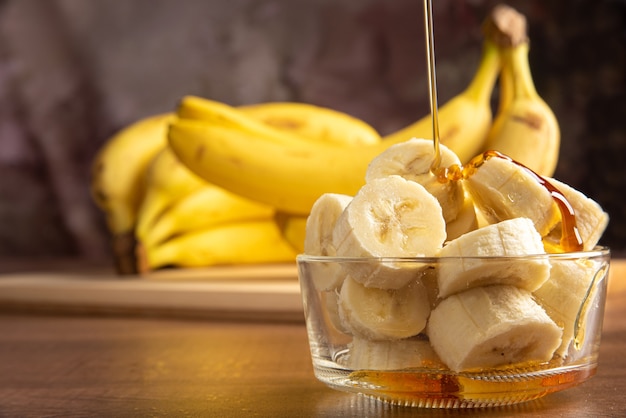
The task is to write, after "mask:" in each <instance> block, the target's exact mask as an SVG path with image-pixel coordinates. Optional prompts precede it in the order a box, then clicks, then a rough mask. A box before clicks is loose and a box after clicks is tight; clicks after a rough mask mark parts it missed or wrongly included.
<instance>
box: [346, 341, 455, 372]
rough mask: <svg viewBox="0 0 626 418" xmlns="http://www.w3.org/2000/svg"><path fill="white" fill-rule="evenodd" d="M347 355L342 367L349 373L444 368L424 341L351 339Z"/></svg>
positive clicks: (428, 344)
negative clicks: (356, 371) (349, 370)
mask: <svg viewBox="0 0 626 418" xmlns="http://www.w3.org/2000/svg"><path fill="white" fill-rule="evenodd" d="M348 348H349V349H350V354H349V356H347V360H346V363H345V366H346V367H348V368H349V369H351V370H402V369H408V368H419V367H426V368H429V369H438V368H445V365H444V364H443V362H442V361H441V360H440V359H439V356H437V353H435V351H434V350H433V348H432V347H431V346H430V343H429V342H428V340H427V339H425V338H419V337H417V338H410V339H404V340H395V341H370V340H367V339H365V338H360V337H354V338H353V339H352V342H351V343H349V344H348Z"/></svg>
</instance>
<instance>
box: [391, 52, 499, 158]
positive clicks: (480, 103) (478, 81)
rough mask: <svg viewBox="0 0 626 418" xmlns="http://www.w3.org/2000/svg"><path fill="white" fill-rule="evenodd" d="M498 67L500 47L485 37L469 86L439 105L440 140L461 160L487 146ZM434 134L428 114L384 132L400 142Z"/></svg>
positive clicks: (428, 137)
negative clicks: (403, 125)
mask: <svg viewBox="0 0 626 418" xmlns="http://www.w3.org/2000/svg"><path fill="white" fill-rule="evenodd" d="M499 69H500V57H499V52H498V49H497V47H496V46H495V45H494V44H493V43H492V42H489V41H485V42H484V45H483V52H482V58H481V62H480V65H479V67H478V70H477V72H476V74H475V76H474V78H473V79H472V81H471V83H470V84H469V86H468V87H467V88H466V89H465V90H464V91H463V92H462V93H460V94H459V95H457V96H455V97H454V98H452V99H451V100H450V101H449V102H447V103H445V104H444V105H443V106H441V107H440V109H439V113H438V118H439V135H440V141H441V143H442V144H444V145H446V146H447V147H448V148H450V149H451V150H452V151H454V152H455V153H456V154H457V155H458V156H459V159H460V160H461V162H462V163H466V162H467V161H469V160H470V159H471V158H472V157H474V156H475V155H476V154H478V153H479V152H480V151H481V150H482V148H483V146H484V143H485V140H486V138H487V133H488V132H489V128H490V127H491V122H492V112H491V103H490V98H491V92H492V90H493V87H494V84H495V81H496V78H497V76H498V71H499ZM432 137H433V127H432V120H431V117H430V115H428V116H425V117H423V118H422V119H420V120H418V121H417V122H415V123H413V124H411V125H409V126H407V127H406V128H403V129H400V130H399V131H397V132H394V133H392V134H389V135H386V136H384V137H383V141H384V142H385V143H387V142H400V141H406V140H409V139H411V138H426V139H432Z"/></svg>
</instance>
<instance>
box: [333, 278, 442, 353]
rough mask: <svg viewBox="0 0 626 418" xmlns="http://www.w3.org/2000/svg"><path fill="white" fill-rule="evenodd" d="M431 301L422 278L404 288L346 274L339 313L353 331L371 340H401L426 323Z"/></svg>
mask: <svg viewBox="0 0 626 418" xmlns="http://www.w3.org/2000/svg"><path fill="white" fill-rule="evenodd" d="M429 314H430V302H429V300H428V293H427V291H426V288H425V287H424V285H422V284H421V283H420V282H419V281H414V282H412V283H409V284H408V285H406V286H405V287H403V288H401V289H377V288H373V287H365V286H363V285H362V284H361V283H359V282H357V281H356V280H354V279H352V278H351V277H348V278H346V280H345V281H344V282H343V284H342V286H341V292H340V293H339V316H340V318H341V320H342V323H343V324H344V326H345V328H346V329H348V330H350V332H351V333H352V334H353V335H357V336H361V337H364V338H367V339H370V340H375V341H377V340H397V339H401V338H408V337H411V336H414V335H417V334H419V333H420V332H422V331H423V330H424V328H425V327H426V320H427V319H428V315H429Z"/></svg>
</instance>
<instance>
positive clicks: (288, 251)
mask: <svg viewBox="0 0 626 418" xmlns="http://www.w3.org/2000/svg"><path fill="white" fill-rule="evenodd" d="M295 256H296V253H295V250H294V249H293V248H292V247H291V246H290V245H289V243H287V242H286V241H285V240H284V238H283V236H282V235H281V233H280V230H279V228H278V226H277V225H276V222H274V221H273V220H261V221H252V222H240V223H230V224H225V225H222V226H217V227H212V228H207V229H203V230H199V231H194V232H190V233H187V234H183V235H180V236H178V237H176V238H173V239H171V240H168V241H166V242H164V243H163V244H162V245H159V246H157V247H152V248H147V249H145V251H144V252H143V253H142V254H139V256H138V258H139V260H140V261H141V268H140V271H142V272H146V271H149V270H154V269H158V268H160V267H165V266H177V267H207V266H212V265H218V264H258V263H282V262H293V261H294V260H295Z"/></svg>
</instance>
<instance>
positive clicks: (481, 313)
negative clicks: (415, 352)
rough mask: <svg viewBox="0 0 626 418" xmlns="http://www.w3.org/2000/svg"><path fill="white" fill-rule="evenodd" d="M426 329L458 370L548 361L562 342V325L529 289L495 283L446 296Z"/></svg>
mask: <svg viewBox="0 0 626 418" xmlns="http://www.w3.org/2000/svg"><path fill="white" fill-rule="evenodd" d="M427 333H428V336H429V338H430V342H431V344H432V346H433V349H434V350H435V352H436V353H437V354H438V355H439V357H440V358H441V360H442V361H443V362H444V363H445V364H446V365H447V366H448V367H449V368H450V369H452V370H454V371H456V372H461V371H466V370H479V369H486V368H496V367H506V366H509V365H515V364H519V363H543V362H546V361H549V360H550V359H552V357H553V353H554V351H555V350H556V349H557V348H558V347H559V345H560V344H561V329H560V328H559V327H558V326H557V325H556V324H555V323H554V321H552V319H550V317H549V316H548V315H547V314H546V312H545V311H544V310H543V308H542V307H541V306H539V305H538V304H537V303H536V302H535V301H534V300H533V297H532V294H531V293H530V292H528V291H526V290H523V289H519V288H516V287H515V286H507V285H494V286H483V287H479V288H475V289H470V290H467V291H465V292H461V293H458V294H455V295H453V296H450V297H448V298H446V299H444V300H443V301H442V302H441V303H440V304H439V305H438V306H437V307H436V308H435V309H434V310H433V311H432V313H431V315H430V319H429V322H428V328H427Z"/></svg>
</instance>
